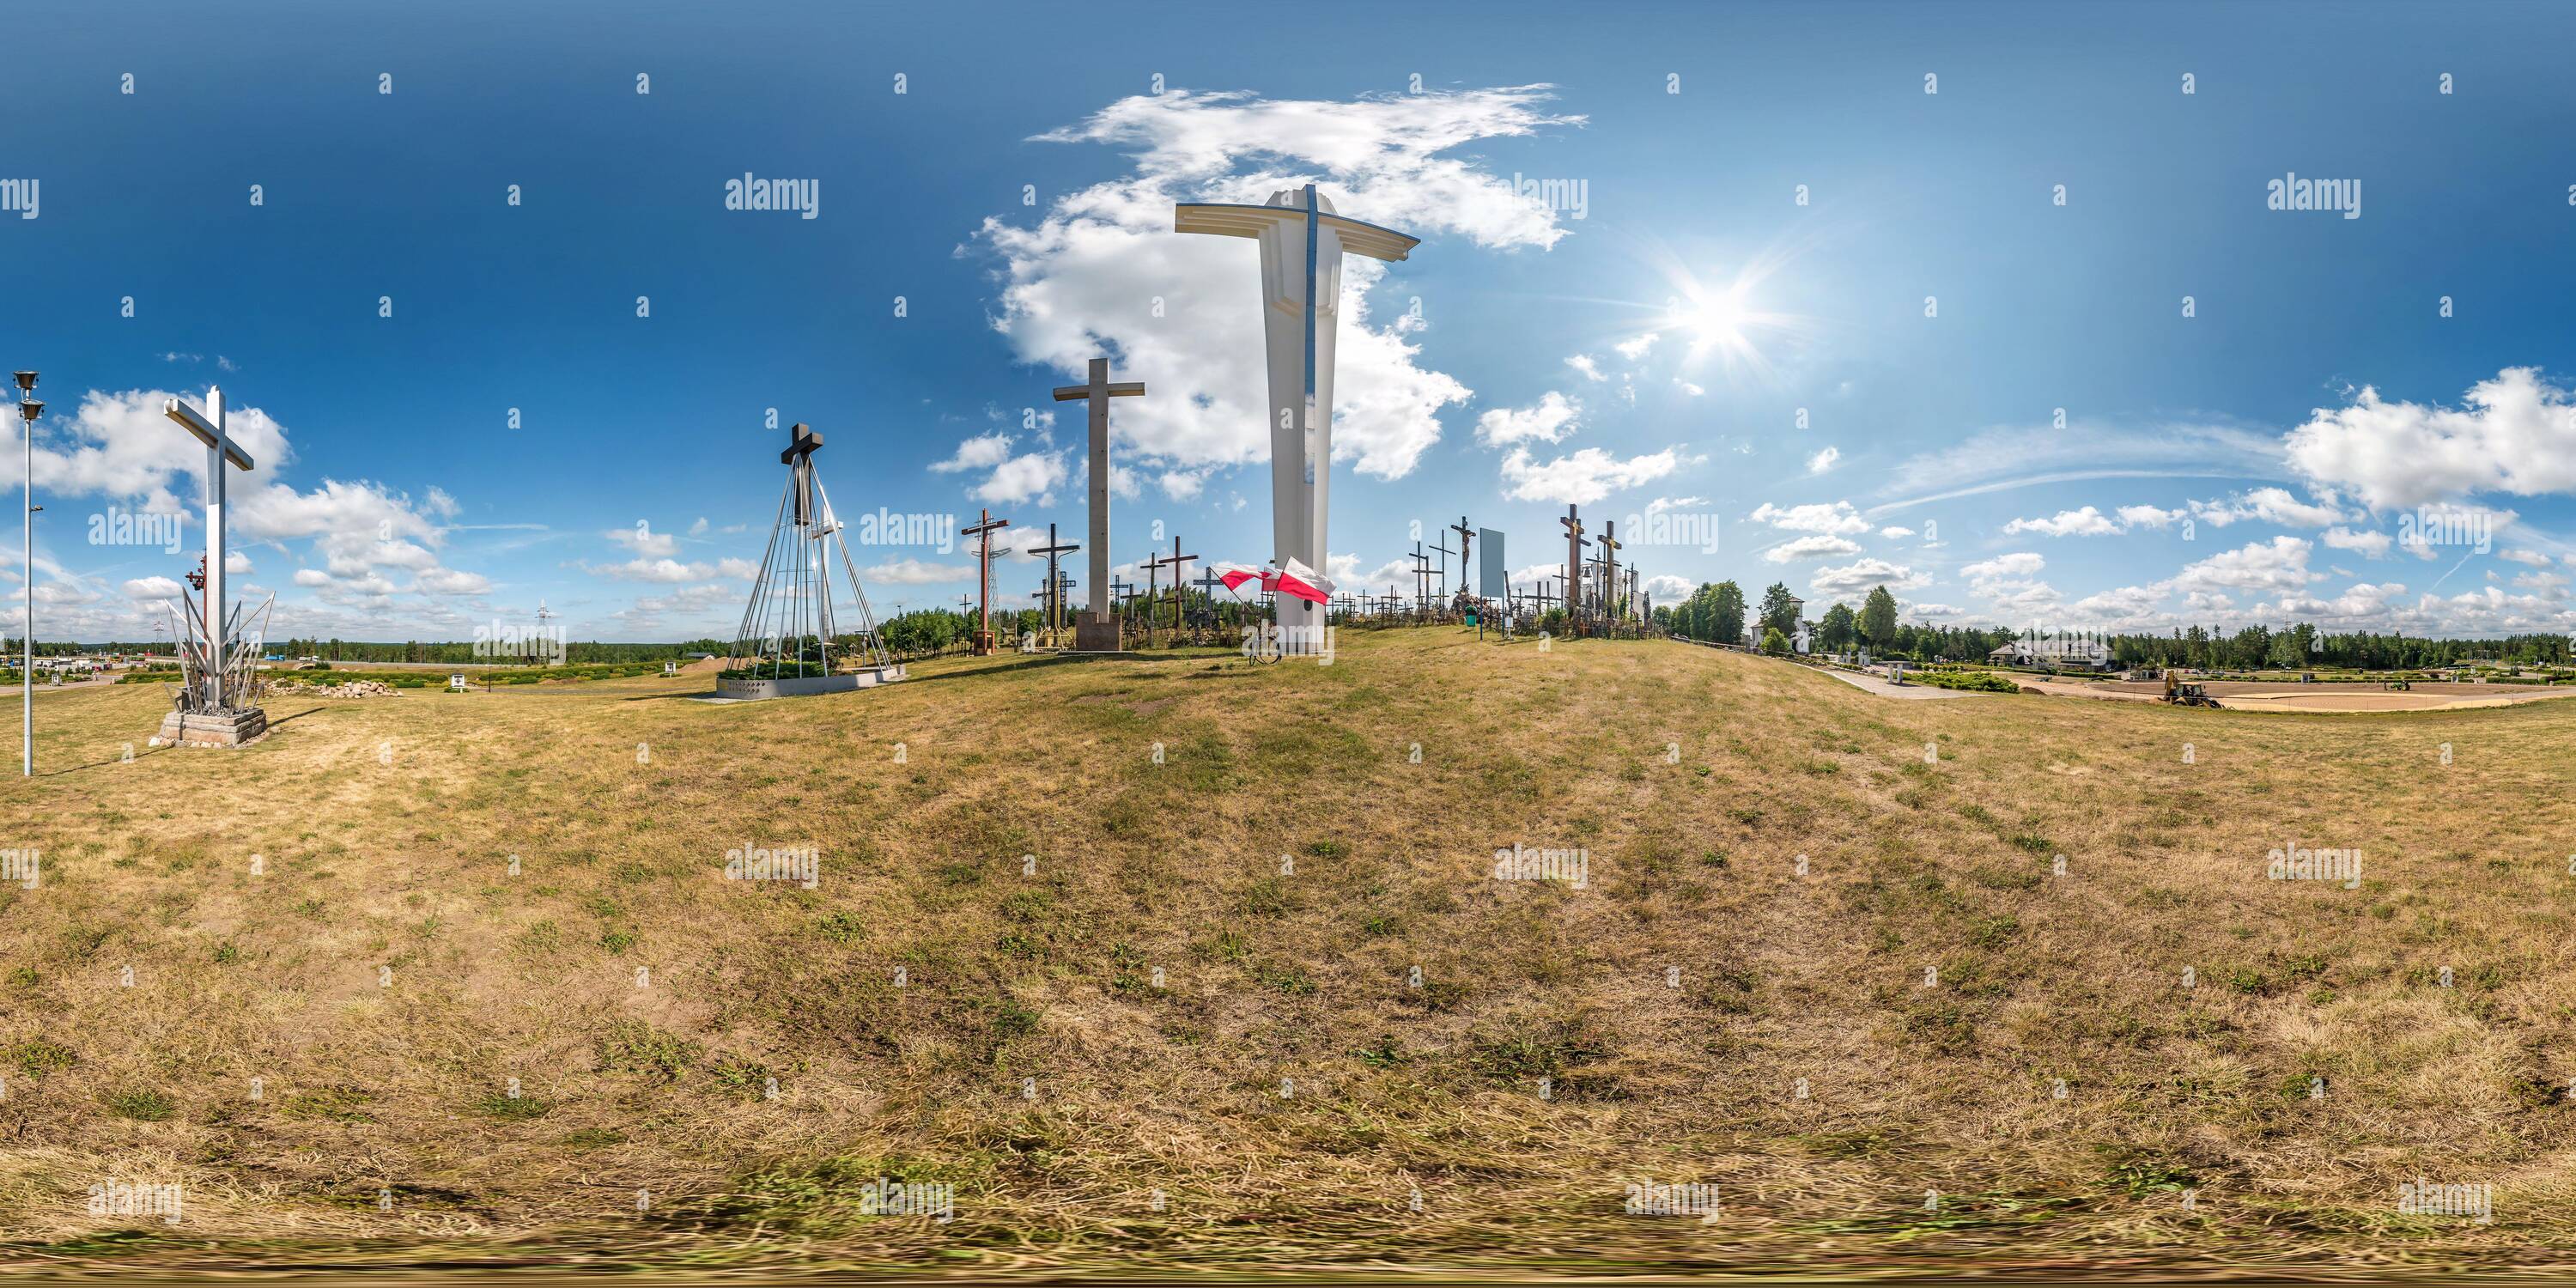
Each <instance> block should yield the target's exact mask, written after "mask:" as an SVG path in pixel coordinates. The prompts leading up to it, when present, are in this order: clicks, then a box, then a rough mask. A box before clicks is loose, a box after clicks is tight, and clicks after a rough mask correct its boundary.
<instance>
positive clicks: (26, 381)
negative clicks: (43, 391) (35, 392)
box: [18, 371, 36, 392]
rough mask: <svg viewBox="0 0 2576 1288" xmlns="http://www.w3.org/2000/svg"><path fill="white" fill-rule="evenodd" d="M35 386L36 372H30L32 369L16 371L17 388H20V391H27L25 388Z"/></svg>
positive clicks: (28, 388)
mask: <svg viewBox="0 0 2576 1288" xmlns="http://www.w3.org/2000/svg"><path fill="white" fill-rule="evenodd" d="M35 387H36V373H35V372H32V371H21V372H19V373H18V388H19V390H20V391H21V392H24V391H27V390H31V389H34V388H35Z"/></svg>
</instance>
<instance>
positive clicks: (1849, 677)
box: [1812, 667, 1977, 702]
mask: <svg viewBox="0 0 2576 1288" xmlns="http://www.w3.org/2000/svg"><path fill="white" fill-rule="evenodd" d="M1812 669H1815V670H1820V671H1823V672H1824V673H1825V674H1827V675H1830V676H1832V677H1834V678H1835V679H1837V680H1840V681H1842V682H1843V683H1845V684H1848V685H1850V686H1852V687H1853V688H1855V689H1867V690H1869V691H1870V692H1872V693H1875V694H1877V695H1878V696H1880V697H1882V698H1904V699H1906V700H1907V701H1909V702H1912V701H1921V702H1931V701H1937V700H1939V699H1942V698H1972V697H1975V696H1977V695H1975V694H1973V693H1967V692H1963V691H1961V690H1958V689H1936V688H1934V687H1932V686H1931V685H1929V684H1890V683H1888V682H1887V681H1885V680H1882V679H1880V678H1879V677H1877V676H1875V675H1855V674H1853V673H1852V672H1849V671H1837V670H1833V669H1831V668H1828V667H1816V668H1812Z"/></svg>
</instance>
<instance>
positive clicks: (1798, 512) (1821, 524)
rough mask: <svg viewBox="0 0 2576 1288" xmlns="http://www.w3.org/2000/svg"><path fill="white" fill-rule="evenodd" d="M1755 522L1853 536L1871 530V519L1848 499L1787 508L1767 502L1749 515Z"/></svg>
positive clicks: (1784, 527) (1790, 528) (1781, 527)
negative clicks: (1865, 516) (1853, 507)
mask: <svg viewBox="0 0 2576 1288" xmlns="http://www.w3.org/2000/svg"><path fill="white" fill-rule="evenodd" d="M1749 517H1750V518H1751V519H1752V520H1753V522H1755V523H1767V524H1770V525H1771V526H1772V527H1775V528H1780V529H1783V530H1785V531H1789V532H1822V533H1829V534H1839V535H1843V536H1852V535H1856V534H1858V533H1863V532H1867V531H1869V530H1870V527H1871V524H1870V521H1869V520H1867V519H1864V518H1862V517H1861V516H1860V513H1859V512H1858V511H1856V510H1854V509H1852V506H1851V502H1849V501H1836V502H1834V503H1833V504H1831V505H1793V506H1790V507H1788V508H1787V509H1782V508H1780V507H1779V506H1776V505H1772V504H1771V503H1769V502H1767V501H1766V502H1764V503H1763V504H1762V505H1761V507H1760V508H1758V509H1756V510H1755V511H1754V512H1753V513H1752V514H1751V515H1750V516H1749Z"/></svg>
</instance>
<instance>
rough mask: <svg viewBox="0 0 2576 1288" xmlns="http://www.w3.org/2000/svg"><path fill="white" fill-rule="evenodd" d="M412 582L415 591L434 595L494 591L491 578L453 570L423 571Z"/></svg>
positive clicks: (428, 569) (476, 573)
mask: <svg viewBox="0 0 2576 1288" xmlns="http://www.w3.org/2000/svg"><path fill="white" fill-rule="evenodd" d="M412 581H413V587H414V588H415V589H417V590H420V591H423V592H425V593H428V594H432V595H480V594H483V593H485V592H487V591H489V590H491V589H492V580H491V578H489V577H486V576H484V575H483V574H481V573H479V572H458V571H456V570H455V569H452V568H427V569H423V570H422V571H421V574H420V575H419V576H418V577H415V578H413V579H412Z"/></svg>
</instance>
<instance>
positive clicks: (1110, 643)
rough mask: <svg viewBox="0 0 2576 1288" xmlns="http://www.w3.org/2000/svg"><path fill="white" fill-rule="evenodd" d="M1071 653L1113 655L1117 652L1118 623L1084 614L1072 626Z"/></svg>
mask: <svg viewBox="0 0 2576 1288" xmlns="http://www.w3.org/2000/svg"><path fill="white" fill-rule="evenodd" d="M1073 651H1074V652H1076V653H1115V652H1117V651H1118V623H1117V622H1115V621H1103V620H1101V619H1100V618H1097V617H1094V616H1092V615H1091V614H1090V613H1087V612H1086V613H1084V614H1083V615H1082V620H1080V621H1078V622H1075V623H1074V624H1073Z"/></svg>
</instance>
